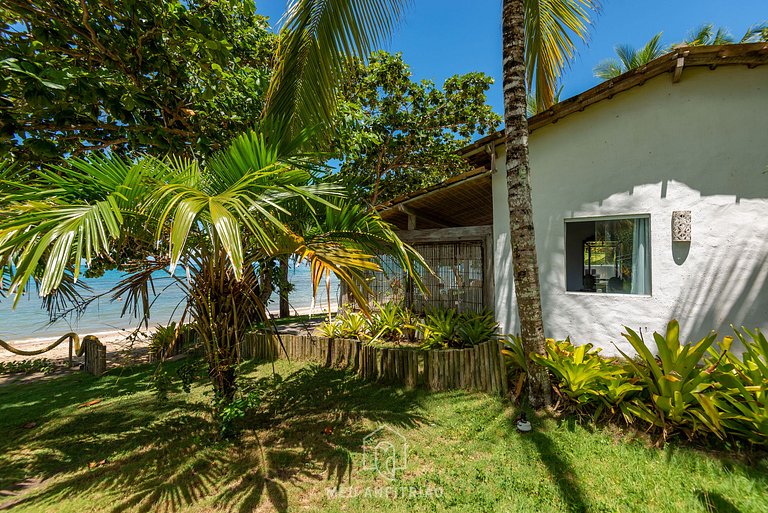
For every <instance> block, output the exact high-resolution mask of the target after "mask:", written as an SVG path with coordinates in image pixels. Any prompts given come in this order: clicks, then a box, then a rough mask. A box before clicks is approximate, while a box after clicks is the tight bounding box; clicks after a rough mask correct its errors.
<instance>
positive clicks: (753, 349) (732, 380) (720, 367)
mask: <svg viewBox="0 0 768 513" xmlns="http://www.w3.org/2000/svg"><path fill="white" fill-rule="evenodd" d="M742 329H743V331H744V333H741V332H739V331H738V330H735V329H734V331H735V332H736V336H737V337H738V339H739V341H740V342H741V344H742V346H743V348H744V352H743V353H742V354H741V356H738V355H736V354H734V353H733V352H731V343H732V341H733V339H732V338H731V337H726V338H725V339H724V340H723V342H721V343H720V345H719V346H720V347H719V351H716V350H713V349H711V348H710V351H709V354H710V357H709V358H708V359H707V361H706V363H707V365H708V366H709V367H708V368H709V369H712V371H716V372H715V374H714V377H715V379H716V380H717V383H718V385H719V386H718V390H717V391H716V392H715V394H714V396H713V401H714V405H715V407H716V408H717V412H718V415H719V416H720V417H721V420H722V424H723V430H724V431H725V432H727V433H731V434H734V435H736V436H738V437H740V438H743V439H745V440H747V441H749V442H750V443H753V444H759V445H764V444H765V443H766V442H767V441H768V340H766V338H765V335H763V333H761V332H760V330H759V329H756V330H754V331H750V330H748V329H746V328H742ZM745 335H746V336H745Z"/></svg>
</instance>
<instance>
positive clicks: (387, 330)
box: [370, 301, 408, 341]
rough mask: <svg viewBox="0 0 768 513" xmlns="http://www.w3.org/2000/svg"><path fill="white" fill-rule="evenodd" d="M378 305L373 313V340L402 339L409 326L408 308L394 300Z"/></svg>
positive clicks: (371, 326)
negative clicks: (406, 321)
mask: <svg viewBox="0 0 768 513" xmlns="http://www.w3.org/2000/svg"><path fill="white" fill-rule="evenodd" d="M376 306H377V307H378V308H377V310H376V311H375V312H373V313H372V314H371V321H370V328H371V336H372V339H371V341H376V340H388V341H400V340H402V339H403V338H404V337H405V330H406V329H407V328H408V326H407V325H406V324H405V316H406V314H405V311H406V309H405V308H403V307H402V306H400V305H399V304H398V303H396V302H393V301H389V302H387V303H384V304H383V305H376Z"/></svg>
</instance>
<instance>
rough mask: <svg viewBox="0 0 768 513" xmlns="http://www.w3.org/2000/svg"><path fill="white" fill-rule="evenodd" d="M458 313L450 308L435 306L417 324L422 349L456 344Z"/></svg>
mask: <svg viewBox="0 0 768 513" xmlns="http://www.w3.org/2000/svg"><path fill="white" fill-rule="evenodd" d="M459 322H460V315H459V313H458V312H457V311H456V310H455V309H452V308H435V309H432V310H430V311H429V312H427V313H426V315H425V316H424V320H423V321H422V322H421V323H420V324H419V331H420V333H421V338H422V348H423V349H440V348H446V347H451V346H455V345H458V334H457V332H458V328H459Z"/></svg>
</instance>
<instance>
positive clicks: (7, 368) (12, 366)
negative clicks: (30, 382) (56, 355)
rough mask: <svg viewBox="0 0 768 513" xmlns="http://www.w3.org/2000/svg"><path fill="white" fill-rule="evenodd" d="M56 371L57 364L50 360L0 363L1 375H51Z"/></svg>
mask: <svg viewBox="0 0 768 513" xmlns="http://www.w3.org/2000/svg"><path fill="white" fill-rule="evenodd" d="M55 371H56V363H55V362H53V361H52V360H49V359H48V358H32V359H28V360H11V361H8V362H0V374H22V373H23V374H31V373H33V372H42V373H43V374H51V373H53V372H55Z"/></svg>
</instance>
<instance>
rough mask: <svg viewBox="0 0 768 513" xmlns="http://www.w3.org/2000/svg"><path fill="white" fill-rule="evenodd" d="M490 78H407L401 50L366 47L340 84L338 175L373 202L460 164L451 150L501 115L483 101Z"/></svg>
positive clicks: (447, 172) (459, 168)
mask: <svg viewBox="0 0 768 513" xmlns="http://www.w3.org/2000/svg"><path fill="white" fill-rule="evenodd" d="M492 82H493V79H491V78H490V77H489V76H487V75H485V74H483V73H468V74H466V75H454V76H452V77H450V78H448V79H447V80H446V81H445V84H444V85H443V88H442V89H441V88H438V87H437V86H436V85H435V84H434V83H433V82H431V81H428V80H424V81H421V82H416V81H414V80H413V79H412V76H411V70H410V68H409V66H408V65H407V64H406V63H405V62H404V61H403V58H402V55H401V54H394V55H393V54H389V53H386V52H382V51H380V52H377V53H375V54H373V55H372V56H371V58H370V61H369V63H368V64H367V65H364V64H359V65H357V66H356V67H355V68H353V69H351V70H350V72H349V74H348V76H347V78H346V80H345V84H344V86H343V88H342V93H341V98H342V101H341V104H340V106H339V116H338V131H337V137H336V140H335V145H336V149H337V151H338V153H339V155H340V156H341V158H343V161H342V165H341V171H340V173H341V176H342V177H343V178H344V179H345V180H347V181H348V182H350V183H352V184H353V186H354V188H355V190H357V192H358V196H359V197H360V198H362V199H363V200H364V201H368V202H370V203H371V204H374V205H375V204H377V203H380V202H382V201H386V200H388V199H392V198H393V197H395V196H397V195H399V194H403V193H405V192H408V191H412V190H415V189H419V188H421V187H426V186H429V185H432V184H435V183H439V182H441V181H443V180H445V179H446V178H448V177H450V176H452V175H454V174H457V173H461V172H463V171H466V170H467V169H468V168H467V166H468V164H467V163H466V162H465V160H464V159H462V158H461V157H459V155H458V154H457V153H456V152H457V150H459V149H460V148H461V147H462V146H464V145H466V144H468V143H469V142H470V140H471V138H472V137H473V136H474V135H475V134H481V135H482V134H485V133H489V132H492V131H493V130H495V129H496V127H497V126H498V125H499V123H500V121H501V118H500V117H499V116H498V115H497V114H496V113H494V112H493V110H492V108H491V107H490V106H489V105H487V104H486V91H487V90H488V88H489V87H490V85H491V84H492Z"/></svg>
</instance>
